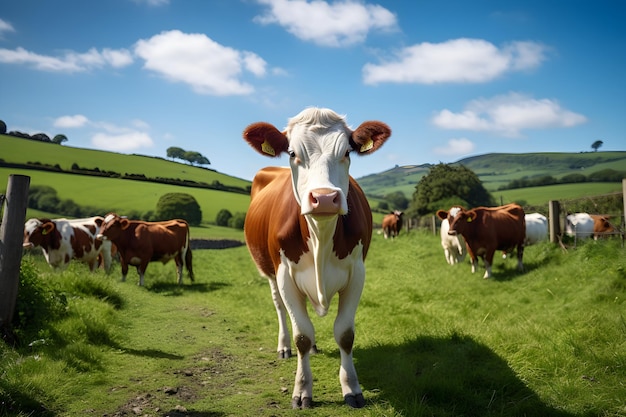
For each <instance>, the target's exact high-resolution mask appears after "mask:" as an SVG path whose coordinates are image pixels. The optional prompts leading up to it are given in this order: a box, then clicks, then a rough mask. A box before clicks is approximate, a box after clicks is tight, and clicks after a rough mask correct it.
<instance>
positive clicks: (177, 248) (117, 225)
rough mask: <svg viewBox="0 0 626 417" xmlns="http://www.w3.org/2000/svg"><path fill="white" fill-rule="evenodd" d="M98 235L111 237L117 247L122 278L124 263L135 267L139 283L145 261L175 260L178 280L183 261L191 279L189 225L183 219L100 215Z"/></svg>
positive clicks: (146, 264) (100, 237)
mask: <svg viewBox="0 0 626 417" xmlns="http://www.w3.org/2000/svg"><path fill="white" fill-rule="evenodd" d="M98 239H101V240H103V241H111V242H113V243H114V244H115V246H116V247H117V251H118V253H119V256H120V263H121V265H122V281H126V275H127V274H128V265H133V266H135V267H137V273H138V274H139V285H140V286H143V283H144V275H145V273H146V268H147V267H148V263H150V262H154V261H160V262H163V263H164V264H166V263H167V262H169V261H170V260H171V259H174V262H176V275H177V277H178V284H182V283H183V265H184V266H186V267H187V272H188V273H189V278H190V279H191V281H193V280H194V276H193V267H192V254H191V248H190V247H189V225H188V224H187V222H186V221H185V220H180V219H174V220H166V221H161V222H146V221H141V220H129V219H127V218H125V217H121V216H119V215H117V214H116V213H109V214H107V215H106V216H105V217H104V221H103V223H102V227H101V228H100V233H98Z"/></svg>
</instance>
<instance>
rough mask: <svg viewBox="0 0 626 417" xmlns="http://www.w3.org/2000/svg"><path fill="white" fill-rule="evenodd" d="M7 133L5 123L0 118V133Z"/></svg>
mask: <svg viewBox="0 0 626 417" xmlns="http://www.w3.org/2000/svg"><path fill="white" fill-rule="evenodd" d="M6 133H7V124H6V123H4V120H0V135H4V134H6Z"/></svg>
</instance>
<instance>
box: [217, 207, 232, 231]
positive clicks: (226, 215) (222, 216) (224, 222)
mask: <svg viewBox="0 0 626 417" xmlns="http://www.w3.org/2000/svg"><path fill="white" fill-rule="evenodd" d="M232 217H233V215H232V214H231V212H230V211H228V210H226V209H221V210H220V211H219V212H218V213H217V216H215V224H216V225H218V226H224V227H226V226H228V222H229V220H230V219H231V218H232Z"/></svg>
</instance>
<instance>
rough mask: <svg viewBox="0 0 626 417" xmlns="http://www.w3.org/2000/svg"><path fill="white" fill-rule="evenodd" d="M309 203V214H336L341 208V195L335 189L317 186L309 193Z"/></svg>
mask: <svg viewBox="0 0 626 417" xmlns="http://www.w3.org/2000/svg"><path fill="white" fill-rule="evenodd" d="M309 203H310V205H311V208H312V210H311V214H318V215H324V214H327V215H332V214H337V213H339V211H340V210H341V195H340V194H339V192H338V191H335V190H331V189H328V188H318V189H316V190H313V191H311V193H310V194H309Z"/></svg>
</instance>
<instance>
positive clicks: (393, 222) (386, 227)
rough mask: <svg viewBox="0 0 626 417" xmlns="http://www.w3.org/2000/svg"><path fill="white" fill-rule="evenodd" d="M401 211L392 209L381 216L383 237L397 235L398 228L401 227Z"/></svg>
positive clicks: (398, 232)
mask: <svg viewBox="0 0 626 417" xmlns="http://www.w3.org/2000/svg"><path fill="white" fill-rule="evenodd" d="M403 215H404V213H403V212H401V211H400V210H394V211H393V212H391V213H389V214H387V215H386V216H385V217H383V234H384V236H385V239H387V238H388V237H390V236H391V238H395V237H398V235H399V234H400V229H402V216H403Z"/></svg>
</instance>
